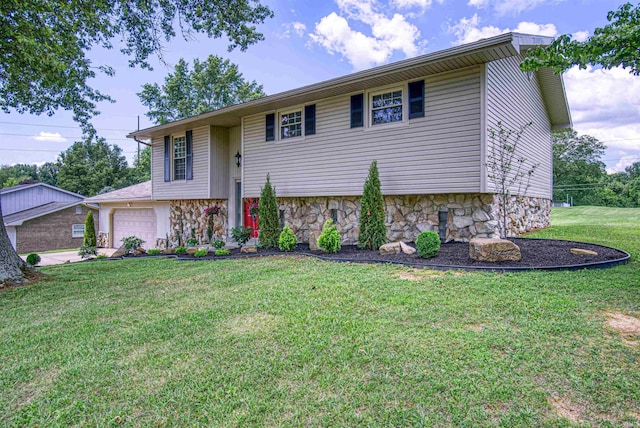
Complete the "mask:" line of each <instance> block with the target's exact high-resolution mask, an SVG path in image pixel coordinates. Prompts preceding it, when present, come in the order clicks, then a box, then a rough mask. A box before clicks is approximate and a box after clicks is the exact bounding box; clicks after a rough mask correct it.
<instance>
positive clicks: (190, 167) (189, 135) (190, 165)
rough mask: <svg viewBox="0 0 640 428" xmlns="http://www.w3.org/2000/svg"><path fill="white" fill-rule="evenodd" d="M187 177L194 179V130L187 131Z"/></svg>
mask: <svg viewBox="0 0 640 428" xmlns="http://www.w3.org/2000/svg"><path fill="white" fill-rule="evenodd" d="M186 179H187V180H193V131H187V166H186Z"/></svg>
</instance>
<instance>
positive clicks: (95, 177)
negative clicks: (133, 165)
mask: <svg viewBox="0 0 640 428" xmlns="http://www.w3.org/2000/svg"><path fill="white" fill-rule="evenodd" d="M58 165H59V171H58V186H60V187H62V188H63V189H66V190H69V191H71V192H75V193H79V194H81V195H84V196H94V195H97V194H98V192H100V190H101V189H103V188H104V187H107V186H109V187H112V188H114V189H119V188H121V187H125V186H128V185H129V184H130V183H131V180H130V177H129V168H128V165H127V160H126V158H125V157H124V156H123V155H122V150H121V149H120V147H118V146H116V145H114V146H113V147H112V146H109V145H108V144H107V143H106V142H105V141H104V140H103V139H101V138H97V139H95V140H86V141H78V142H75V143H73V145H72V146H71V147H69V148H68V149H67V150H66V151H64V152H62V153H60V157H59V159H58Z"/></svg>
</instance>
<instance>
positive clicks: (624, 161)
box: [607, 155, 640, 174]
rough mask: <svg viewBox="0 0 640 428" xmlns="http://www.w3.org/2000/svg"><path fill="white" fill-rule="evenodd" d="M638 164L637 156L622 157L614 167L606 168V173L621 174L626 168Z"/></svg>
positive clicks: (638, 157) (639, 157)
mask: <svg viewBox="0 0 640 428" xmlns="http://www.w3.org/2000/svg"><path fill="white" fill-rule="evenodd" d="M636 162H640V156H637V155H623V156H622V157H621V158H620V160H619V161H618V163H616V164H615V165H614V166H612V167H610V168H607V173H609V174H613V173H616V172H623V171H624V170H625V168H626V167H628V166H631V165H632V164H634V163H636Z"/></svg>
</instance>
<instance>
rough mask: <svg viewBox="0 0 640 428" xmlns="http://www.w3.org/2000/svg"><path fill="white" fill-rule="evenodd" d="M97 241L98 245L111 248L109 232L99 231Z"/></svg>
mask: <svg viewBox="0 0 640 428" xmlns="http://www.w3.org/2000/svg"><path fill="white" fill-rule="evenodd" d="M96 243H97V245H98V248H109V233H108V232H98V236H97V237H96Z"/></svg>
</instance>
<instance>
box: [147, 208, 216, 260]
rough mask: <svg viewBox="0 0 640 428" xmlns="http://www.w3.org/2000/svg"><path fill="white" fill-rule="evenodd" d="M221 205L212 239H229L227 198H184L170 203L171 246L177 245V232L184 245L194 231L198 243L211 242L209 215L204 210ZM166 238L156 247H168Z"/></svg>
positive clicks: (160, 240) (159, 240)
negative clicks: (208, 233) (208, 231)
mask: <svg viewBox="0 0 640 428" xmlns="http://www.w3.org/2000/svg"><path fill="white" fill-rule="evenodd" d="M216 204H217V205H218V206H219V207H220V213H219V214H218V215H216V216H214V222H213V236H212V238H211V239H213V240H217V239H221V240H223V241H226V239H227V227H228V222H227V217H228V212H229V211H228V209H227V200H226V199H184V200H174V201H170V203H169V227H170V228H171V233H170V234H169V246H170V247H176V246H177V245H178V239H177V237H176V232H178V233H180V236H181V239H182V245H185V241H186V240H187V239H188V238H191V235H192V233H193V234H195V237H196V238H198V244H205V243H208V242H209V238H208V236H207V226H208V225H209V217H208V216H207V215H205V213H204V210H205V209H206V208H207V207H210V206H212V205H216ZM165 241H166V239H158V240H157V242H156V248H160V249H164V248H165V247H166V242H165Z"/></svg>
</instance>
